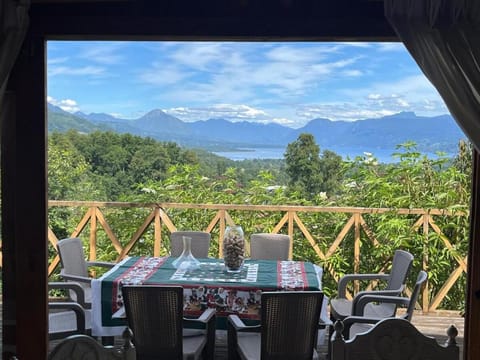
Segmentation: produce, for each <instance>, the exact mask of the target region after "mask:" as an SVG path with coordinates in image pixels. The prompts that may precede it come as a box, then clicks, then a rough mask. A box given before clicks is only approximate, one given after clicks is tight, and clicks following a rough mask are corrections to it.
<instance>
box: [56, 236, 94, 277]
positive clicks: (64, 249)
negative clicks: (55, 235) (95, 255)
mask: <svg viewBox="0 0 480 360" xmlns="http://www.w3.org/2000/svg"><path fill="white" fill-rule="evenodd" d="M57 250H58V255H59V256H60V262H61V266H62V273H65V274H69V275H79V276H88V269H87V263H86V260H85V253H84V252H83V244H82V240H80V239H79V238H66V239H62V240H59V241H58V243H57Z"/></svg>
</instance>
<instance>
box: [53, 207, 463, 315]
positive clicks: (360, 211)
mask: <svg viewBox="0 0 480 360" xmlns="http://www.w3.org/2000/svg"><path fill="white" fill-rule="evenodd" d="M49 207H50V208H53V207H67V208H75V209H77V210H78V209H86V211H85V213H84V215H83V217H82V219H81V220H80V222H79V223H78V224H77V226H76V228H75V230H74V231H73V232H72V233H71V234H70V236H72V237H76V236H79V235H80V234H82V233H84V232H85V231H87V230H86V229H87V228H88V224H90V226H89V235H88V236H89V254H88V256H89V259H90V260H95V259H96V258H97V230H98V229H99V228H102V229H103V230H104V231H105V234H106V236H107V237H108V238H109V239H110V241H111V243H112V244H113V246H114V248H115V251H116V252H117V257H116V260H117V261H120V260H121V259H123V258H124V257H125V256H127V255H129V253H130V251H131V250H132V249H133V248H134V246H135V245H136V243H137V242H138V241H139V239H141V237H142V236H143V235H144V234H145V233H146V231H147V230H148V229H151V228H152V227H153V249H152V255H153V256H160V254H161V251H162V232H164V233H165V229H167V232H172V231H175V230H176V229H177V228H176V226H175V221H174V219H172V218H171V217H170V216H169V215H168V214H167V212H168V211H171V210H173V209H185V210H191V211H200V210H209V211H211V213H212V214H214V215H213V216H212V218H211V220H210V222H209V224H208V226H207V227H206V228H205V229H202V230H205V231H207V232H210V233H211V232H212V231H215V232H218V234H219V236H218V254H217V256H218V257H222V246H221V245H222V244H221V241H222V239H223V234H224V232H225V227H226V226H227V225H234V224H235V222H234V221H233V219H232V217H231V216H230V212H233V211H235V212H238V211H246V212H252V213H258V214H264V213H266V212H274V213H278V214H280V215H281V218H280V221H278V222H277V223H276V224H275V226H274V227H273V230H272V231H271V232H273V233H279V232H283V233H287V234H288V235H290V237H291V238H292V239H294V230H295V229H296V230H297V231H296V232H295V233H296V234H297V235H296V236H297V237H298V234H299V231H300V233H301V234H302V236H303V237H304V239H306V240H307V241H308V243H309V244H310V246H311V247H312V248H313V250H314V251H315V253H316V255H317V256H318V258H319V260H320V262H325V261H327V260H328V258H329V257H330V256H332V255H333V254H334V253H335V251H336V250H337V249H338V248H339V246H340V244H341V243H342V241H343V240H344V239H345V238H346V236H347V234H349V233H352V232H353V254H354V256H353V257H354V258H353V268H354V271H355V272H358V270H359V269H360V259H361V242H362V239H363V238H362V233H363V234H364V236H365V237H366V238H368V239H369V240H370V241H371V242H372V243H373V244H374V245H378V240H377V239H376V238H375V234H374V232H373V231H372V230H371V229H370V228H369V226H368V225H367V222H366V221H365V219H364V215H365V214H385V213H387V212H388V213H393V214H396V216H402V215H413V216H415V218H417V217H418V219H417V220H416V221H415V222H414V224H413V228H414V230H416V231H419V232H421V233H423V235H424V236H425V237H426V238H427V237H428V234H429V231H430V230H433V231H434V232H435V233H436V234H438V236H439V237H440V238H441V240H442V242H443V244H444V246H445V247H446V248H447V249H450V250H452V249H453V246H452V244H451V242H450V240H449V239H448V238H447V237H446V236H445V235H444V234H443V232H442V230H441V229H440V228H439V226H438V225H437V224H436V223H435V221H434V217H435V216H438V215H442V216H466V215H467V214H462V213H455V214H452V213H450V212H448V211H444V210H432V209H429V210H424V209H386V208H358V207H321V206H275V205H222V204H180V203H151V204H146V203H119V202H79V201H50V202H49ZM112 208H115V209H125V210H126V209H133V208H140V209H144V210H148V211H147V212H148V215H147V216H146V218H145V219H144V221H143V223H142V224H141V226H140V227H139V228H138V229H136V231H135V232H134V233H133V235H131V237H130V238H129V239H122V241H120V239H119V238H118V237H117V236H116V235H115V232H114V231H113V230H112V228H111V227H110V225H109V224H108V222H107V221H106V217H105V216H104V211H105V210H106V209H112ZM102 209H104V210H103V211H102ZM302 213H342V214H345V215H347V218H348V220H347V221H346V223H345V225H344V226H343V228H342V229H341V231H340V232H339V233H338V234H337V235H336V237H335V239H334V241H333V242H332V243H331V244H330V245H329V247H328V249H327V250H326V251H325V250H324V251H322V249H321V248H320V247H319V245H318V243H317V241H316V239H315V238H314V236H312V234H311V232H310V231H309V229H308V228H307V226H305V224H304V222H302V219H301V216H300V214H302ZM298 230H299V231H298ZM361 230H363V232H362V231H361ZM150 231H151V230H150ZM48 240H49V241H50V243H51V244H52V245H54V246H55V245H56V243H57V241H58V238H57V236H56V235H55V234H54V233H53V231H52V230H51V229H50V228H49V233H48ZM127 240H128V241H127ZM296 241H297V239H294V241H292V245H291V248H290V251H289V256H290V258H292V254H293V247H294V246H295V242H296ZM122 243H123V244H124V245H122ZM452 253H456V252H455V251H453V252H452ZM416 255H417V256H418V255H419V254H416ZM421 256H423V259H422V267H423V268H424V269H428V265H429V264H428V261H429V259H428V256H427V255H426V253H424V254H423V255H421ZM454 259H455V261H456V264H455V269H454V271H453V272H452V273H451V274H450V276H449V278H448V279H447V281H446V282H445V283H444V285H443V287H441V289H440V290H438V292H437V293H436V294H431V293H430V291H429V287H428V286H426V287H425V289H424V292H423V296H422V299H423V300H422V304H421V307H422V309H423V311H425V312H429V311H434V310H436V309H437V308H438V307H439V305H440V303H441V302H442V300H443V299H444V298H445V297H446V296H447V294H448V292H449V291H450V289H451V288H452V287H453V286H454V284H455V282H456V281H457V280H458V279H459V277H460V276H461V275H462V273H466V272H467V257H466V256H460V255H454ZM58 264H59V257H58V255H57V256H55V258H54V259H53V260H52V261H51V262H50V264H49V269H48V270H49V275H50V274H52V273H53V272H54V270H55V268H56V267H57V266H58ZM326 271H328V272H329V274H330V275H331V276H332V277H333V278H334V279H335V280H338V278H339V274H337V272H336V271H335V270H334V269H333V268H330V267H327V269H326ZM371 286H374V284H372V285H371ZM407 292H408V291H407ZM349 296H351V295H350V294H349Z"/></svg>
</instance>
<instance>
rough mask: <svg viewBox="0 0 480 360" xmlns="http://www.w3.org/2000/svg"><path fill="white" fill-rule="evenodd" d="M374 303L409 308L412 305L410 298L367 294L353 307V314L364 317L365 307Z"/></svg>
mask: <svg viewBox="0 0 480 360" xmlns="http://www.w3.org/2000/svg"><path fill="white" fill-rule="evenodd" d="M372 302H380V303H389V304H397V305H406V306H408V305H409V304H410V298H408V297H401V296H388V295H383V294H365V295H364V296H362V297H360V298H359V299H358V301H356V302H355V303H354V305H352V306H353V308H352V309H353V311H352V314H353V315H356V316H363V312H364V310H365V306H366V305H367V304H369V303H372Z"/></svg>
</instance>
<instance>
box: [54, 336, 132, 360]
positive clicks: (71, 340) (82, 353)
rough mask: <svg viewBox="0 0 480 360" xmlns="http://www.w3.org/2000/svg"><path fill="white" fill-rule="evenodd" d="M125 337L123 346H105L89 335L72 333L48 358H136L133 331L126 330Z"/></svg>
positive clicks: (59, 359)
mask: <svg viewBox="0 0 480 360" xmlns="http://www.w3.org/2000/svg"><path fill="white" fill-rule="evenodd" d="M123 338H124V344H123V346H122V347H121V348H120V347H119V348H116V347H112V346H109V347H104V346H102V345H100V344H99V343H98V342H97V341H96V340H95V339H94V338H92V337H90V336H88V335H72V336H69V337H67V338H66V339H64V340H62V341H61V342H60V343H59V344H58V345H57V346H55V348H54V349H53V350H52V352H51V353H50V355H49V356H48V359H49V360H65V359H91V360H136V358H137V357H136V353H135V348H134V346H133V344H132V342H131V332H129V331H125V332H124V334H123Z"/></svg>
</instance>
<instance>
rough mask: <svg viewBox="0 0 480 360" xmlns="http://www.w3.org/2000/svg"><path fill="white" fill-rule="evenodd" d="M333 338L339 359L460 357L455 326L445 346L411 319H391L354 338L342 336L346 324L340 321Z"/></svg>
mask: <svg viewBox="0 0 480 360" xmlns="http://www.w3.org/2000/svg"><path fill="white" fill-rule="evenodd" d="M334 328H335V332H334V333H333V335H332V338H331V340H330V341H331V344H330V345H331V346H330V349H331V358H332V359H335V360H371V359H379V360H387V359H388V360H410V359H435V360H459V348H458V345H457V344H456V341H455V337H456V336H457V334H458V331H457V329H456V328H455V327H454V326H450V328H449V329H448V330H447V335H448V340H447V343H446V344H445V346H442V345H439V344H438V343H437V341H436V340H435V339H434V338H432V337H428V336H425V335H423V334H422V333H420V332H419V331H418V330H417V329H416V328H415V326H414V325H413V324H412V323H410V322H409V321H408V320H405V319H399V318H387V319H384V320H382V321H380V322H378V323H377V324H376V325H375V326H374V327H372V328H371V329H370V330H369V331H367V332H364V333H361V334H357V335H356V336H355V337H353V338H352V339H351V340H345V339H344V338H343V335H342V331H343V324H342V323H341V321H337V322H336V323H335V325H334Z"/></svg>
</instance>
